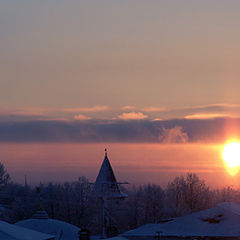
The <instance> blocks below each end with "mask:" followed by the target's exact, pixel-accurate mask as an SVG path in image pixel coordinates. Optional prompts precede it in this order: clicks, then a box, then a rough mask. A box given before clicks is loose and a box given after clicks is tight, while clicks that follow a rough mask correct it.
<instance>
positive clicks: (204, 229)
mask: <svg viewBox="0 0 240 240" xmlns="http://www.w3.org/2000/svg"><path fill="white" fill-rule="evenodd" d="M157 232H159V234H160V235H161V236H178V237H194V236H196V237H197V236H201V237H204V236H212V237H239V236H240V205H238V204H235V203H227V202H224V203H220V204H218V205H217V206H215V207H213V208H209V209H206V210H202V211H199V212H196V213H192V214H190V215H186V216H183V217H178V218H176V219H174V220H172V221H169V222H166V223H160V224H147V225H144V226H142V227H140V228H137V229H135V230H131V231H128V232H126V233H123V234H122V236H124V237H133V236H135V237H137V236H139V237H140V236H141V237H143V236H144V237H156V235H157Z"/></svg>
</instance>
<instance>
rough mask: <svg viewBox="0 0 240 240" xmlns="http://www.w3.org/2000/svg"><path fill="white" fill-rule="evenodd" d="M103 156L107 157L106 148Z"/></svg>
mask: <svg viewBox="0 0 240 240" xmlns="http://www.w3.org/2000/svg"><path fill="white" fill-rule="evenodd" d="M105 157H107V149H106V148H105Z"/></svg>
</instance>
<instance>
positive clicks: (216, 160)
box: [0, 143, 239, 187]
mask: <svg viewBox="0 0 240 240" xmlns="http://www.w3.org/2000/svg"><path fill="white" fill-rule="evenodd" d="M105 147H107V148H108V149H109V158H110V161H111V163H112V166H113V169H114V171H115V173H116V176H117V178H118V179H119V181H128V182H130V183H132V184H135V183H157V184H160V185H162V186H166V184H167V182H168V181H171V180H173V178H174V177H175V176H180V175H183V174H186V173H187V172H194V173H197V175H198V176H199V177H200V178H203V179H205V181H206V183H207V184H209V185H210V186H212V187H221V186H227V185H234V186H236V187H238V185H237V181H238V180H239V176H238V175H237V176H235V177H231V176H230V175H229V174H228V173H227V171H226V170H225V168H224V164H223V160H222V158H221V149H222V145H199V144H179V145H164V144H163V145H160V144H119V143H114V144H113V143H106V144H7V143H6V144H0V152H1V159H2V160H3V163H4V164H5V166H6V168H7V170H8V171H9V172H10V174H11V176H12V179H13V180H15V181H17V182H20V183H23V182H24V175H27V178H28V182H29V183H33V184H37V183H39V182H40V181H41V182H47V181H54V182H62V181H71V180H76V179H77V178H78V176H83V175H84V176H86V177H87V178H89V179H90V180H91V181H94V180H95V177H96V175H97V172H98V170H99V168H100V164H101V162H102V160H103V156H104V148H105ZM219 179H221V181H219Z"/></svg>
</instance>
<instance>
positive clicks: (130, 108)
mask: <svg viewBox="0 0 240 240" xmlns="http://www.w3.org/2000/svg"><path fill="white" fill-rule="evenodd" d="M135 108H136V107H134V106H130V105H127V106H123V107H121V110H133V109H135Z"/></svg>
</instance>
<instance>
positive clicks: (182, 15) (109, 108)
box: [0, 0, 240, 184]
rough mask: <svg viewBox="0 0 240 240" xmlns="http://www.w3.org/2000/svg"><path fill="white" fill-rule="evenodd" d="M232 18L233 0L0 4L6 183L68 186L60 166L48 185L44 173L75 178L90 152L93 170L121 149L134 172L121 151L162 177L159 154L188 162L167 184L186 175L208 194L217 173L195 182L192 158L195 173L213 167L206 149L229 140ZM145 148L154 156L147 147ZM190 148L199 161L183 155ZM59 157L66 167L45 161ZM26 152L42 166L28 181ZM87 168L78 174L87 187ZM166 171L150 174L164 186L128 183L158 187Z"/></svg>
mask: <svg viewBox="0 0 240 240" xmlns="http://www.w3.org/2000/svg"><path fill="white" fill-rule="evenodd" d="M239 10H240V2H239V1H237V0H235V1H234V0H211V1H208V0H202V1H187V0H181V1H178V0H165V1H154V0H149V1H142V0H132V1H126V0H122V1H106V0H102V1H81V0H80V1H77V0H68V1H63V0H52V1H30V0H22V1H17V0H13V1H1V0H0V52H1V54H0V73H1V75H0V76H1V77H0V148H1V149H2V151H3V153H2V156H1V159H2V161H3V162H4V164H5V165H6V167H7V168H8V169H9V171H10V173H12V174H11V175H12V178H13V179H16V180H17V181H20V180H19V179H23V178H24V177H23V176H24V175H25V174H26V172H28V175H32V176H35V177H33V178H34V179H32V181H40V180H41V176H45V175H46V179H48V180H49V179H53V180H54V179H55V180H56V181H57V180H59V179H64V180H69V179H73V178H72V176H76V174H77V172H75V173H74V171H76V168H74V169H72V170H71V171H70V170H69V171H68V172H65V171H64V166H63V165H61V164H60V166H62V167H61V168H56V169H59V170H58V171H54V173H48V174H47V169H48V165H49V164H50V163H51V164H52V163H55V165H58V164H57V163H58V161H63V162H64V164H70V163H71V161H72V159H76V158H78V159H79V165H78V166H79V168H81V166H84V165H85V161H86V162H88V160H87V158H88V155H87V154H88V153H89V150H88V147H89V146H92V148H93V149H94V151H93V152H94V153H95V154H96V155H95V161H96V159H97V162H98V161H99V162H101V160H100V159H101V157H100V156H101V154H102V152H103V149H104V148H105V147H104V145H107V146H108V148H109V151H110V152H111V154H112V155H113V156H114V157H115V158H116V159H120V158H121V156H120V155H117V154H114V152H113V149H114V151H116V152H118V153H119V151H118V148H119V149H121V151H120V152H122V149H127V150H126V154H125V155H127V156H128V158H127V159H126V158H125V156H122V157H123V158H124V160H123V161H124V164H125V165H131V163H133V162H134V163H135V165H134V166H135V167H136V168H137V166H138V164H137V160H136V157H135V155H134V154H133V152H132V151H130V150H129V148H131V147H132V148H133V149H134V146H135V144H138V146H141V147H139V150H136V151H138V152H139V154H140V153H141V154H142V155H144V156H145V154H147V153H148V154H147V155H148V159H146V158H144V159H145V160H144V161H145V162H146V164H147V163H149V165H147V166H148V167H150V166H152V165H151V164H150V163H151V162H155V160H154V159H156V156H160V157H159V167H161V166H163V165H162V164H163V159H164V157H166V158H167V159H168V154H167V153H166V152H164V151H163V149H162V148H163V147H166V146H168V148H169V154H170V153H171V152H176V153H175V154H174V160H172V161H173V162H174V163H176V161H177V162H178V161H180V162H181V161H182V159H183V158H184V157H185V158H188V159H189V160H188V163H187V164H183V165H182V166H179V165H178V164H177V163H176V164H175V165H176V169H175V171H172V175H171V177H172V176H173V177H174V174H175V175H178V174H183V173H185V172H186V171H188V170H189V171H195V172H197V173H199V174H202V176H203V177H204V178H205V179H206V181H209V182H210V183H211V184H214V181H213V180H214V178H215V179H217V176H218V175H217V174H218V173H216V174H215V175H214V174H209V170H206V168H205V173H206V174H205V175H204V174H203V169H202V168H201V167H200V166H199V168H196V167H194V168H193V166H194V161H195V160H194V159H195V158H196V156H201V158H202V161H203V162H204V164H203V165H204V166H205V164H206V163H207V162H211V161H212V157H211V156H212V155H211V151H210V150H209V147H213V149H215V146H216V145H219V148H217V149H221V146H222V144H224V143H225V142H226V141H229V139H233V138H234V139H238V138H239V137H240V131H239V126H240V98H239V88H240V81H239V76H240V67H239V63H240V46H239V41H240V30H239V24H238V23H239V22H240V15H239ZM56 144H57V145H56ZM69 144H70V145H71V144H72V147H71V148H69ZM152 144H157V146H158V147H159V152H157V151H155V150H154V149H155V148H152V147H150V148H148V147H147V146H148V145H149V146H153V145H152ZM176 144H177V145H178V148H177V150H176V149H175V148H174V146H175V145H176ZM197 144H199V146H200V145H201V146H202V145H204V146H205V147H206V149H208V151H203V150H202V149H203V148H202V147H199V148H197V147H194V150H193V148H192V146H193V145H194V146H196V145H197ZM33 146H35V147H37V146H38V147H39V149H41V151H43V152H47V153H49V155H47V156H46V159H48V160H47V161H45V160H44V161H45V162H44V161H43V160H42V159H41V157H40V156H41V154H40V152H38V151H33V152H34V153H35V155H31V154H32V150H31V149H32V147H33ZM50 146H52V148H50ZM57 146H58V147H57ZM86 146H88V147H86ZM99 146H101V149H100V148H99ZM116 146H118V147H116ZM154 146H155V145H154ZM12 147H13V149H14V154H13V155H11V153H10V152H9V149H12ZM79 147H80V148H81V149H83V150H82V151H80V152H78V151H77V149H78V148H79ZM48 148H50V149H54V150H51V151H50V150H49V149H48ZM65 148H66V149H67V150H68V151H67V150H66V151H67V153H69V158H67V157H64V158H63V157H61V156H58V157H57V156H56V155H55V154H54V152H55V151H56V152H58V151H60V150H61V149H65ZM172 148H173V149H172ZM26 149H29V152H30V153H31V154H30V153H29V154H30V155H31V157H32V159H33V158H34V159H39V161H43V162H44V164H43V162H42V165H41V168H40V169H39V168H38V169H37V168H33V169H32V170H31V171H30V170H28V171H27V169H28V167H29V166H32V164H35V162H36V161H37V160H35V161H34V160H32V162H31V161H30V160H26V161H25V160H24V159H25V158H26V159H28V157H27V156H26V155H25V153H26V151H27V150H26ZM111 149H112V150H111ZM198 149H199V150H198ZM170 150H171V151H170ZM16 151H17V152H16ZM97 151H98V152H97ZM219 151H220V150H219ZM219 151H217V152H216V151H215V155H214V157H213V159H215V161H216V162H215V164H218V163H219V162H218V160H221V157H219ZM193 152H194V153H195V155H196V156H195V155H194V154H192V153H193ZM203 152H204V153H205V154H206V155H204V154H203ZM73 153H75V154H73ZM183 153H184V154H185V155H183ZM119 154H120V153H119ZM189 155H190V156H189ZM140 156H141V155H139V157H138V158H141V157H140ZM44 159H45V158H44ZM58 159H60V160H58ZM80 159H81V160H80ZM82 159H84V160H82ZM85 159H86V160H85ZM95 161H92V162H95ZM139 161H140V160H139ZM168 162H169V164H168V165H169V169H171V166H172V163H171V162H170V160H169V161H168ZM220 162H221V161H220ZM13 163H16V164H13ZM95 163H96V162H95ZM113 163H114V159H113ZM29 164H30V165H29ZM116 164H117V163H116ZM97 166H98V165H97V164H94V165H91V164H90V165H89V168H87V171H86V172H85V175H87V176H89V177H90V178H91V177H92V176H93V175H94V170H96V169H97ZM147 166H146V168H145V169H147ZM164 166H165V168H163V169H166V168H167V166H166V165H164ZM177 166H178V167H177ZM187 166H188V167H187ZM209 166H210V165H209ZM212 166H213V165H211V169H212V170H211V171H213V169H214V168H213V167H212ZM216 166H218V165H216ZM221 166H224V164H223V163H222V162H221ZM221 166H218V167H220V168H221ZM117 167H120V165H119V164H117ZM152 168H153V167H152ZM183 168H184V169H185V170H183ZM30 169H31V168H30ZM123 169H124V168H121V167H120V169H118V168H117V170H119V171H120V172H121V174H120V177H121V176H125V177H126V178H128V177H129V178H131V177H130V176H127V174H126V172H124V171H123ZM125 169H126V171H127V168H125ZM38 170H39V172H38ZM77 171H78V170H77ZM136 171H137V169H136ZM142 171H143V170H141V171H140V170H139V171H138V173H139V172H142ZM167 171H168V170H164V171H163V170H161V171H160V170H159V172H157V173H159V174H160V173H162V172H164V173H165V175H166V176H168V177H166V176H163V175H164V174H160V175H161V176H162V177H161V178H160V180H158V178H157V177H152V178H149V176H151V174H150V173H149V171H147V170H146V173H144V177H143V175H141V174H140V173H139V174H138V177H136V179H135V182H155V183H158V182H159V181H160V182H161V181H162V182H164V184H166V182H167V181H168V180H171V179H170V178H169V175H168V174H166V172H167ZM80 172H81V171H80V170H79V173H80ZM132 172H134V171H133V170H132ZM71 173H72V174H71ZM147 173H148V174H147ZM157 173H156V176H157ZM81 174H84V172H83V173H81ZM129 175H131V174H129ZM210 175H211V177H210ZM212 175H213V176H214V177H213V176H212ZM36 176H38V178H37V177H36ZM226 179H227V178H226ZM231 181H232V180H231ZM132 182H134V179H132ZM215 183H216V181H215ZM223 184H230V182H229V180H226V182H224V183H223Z"/></svg>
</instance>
